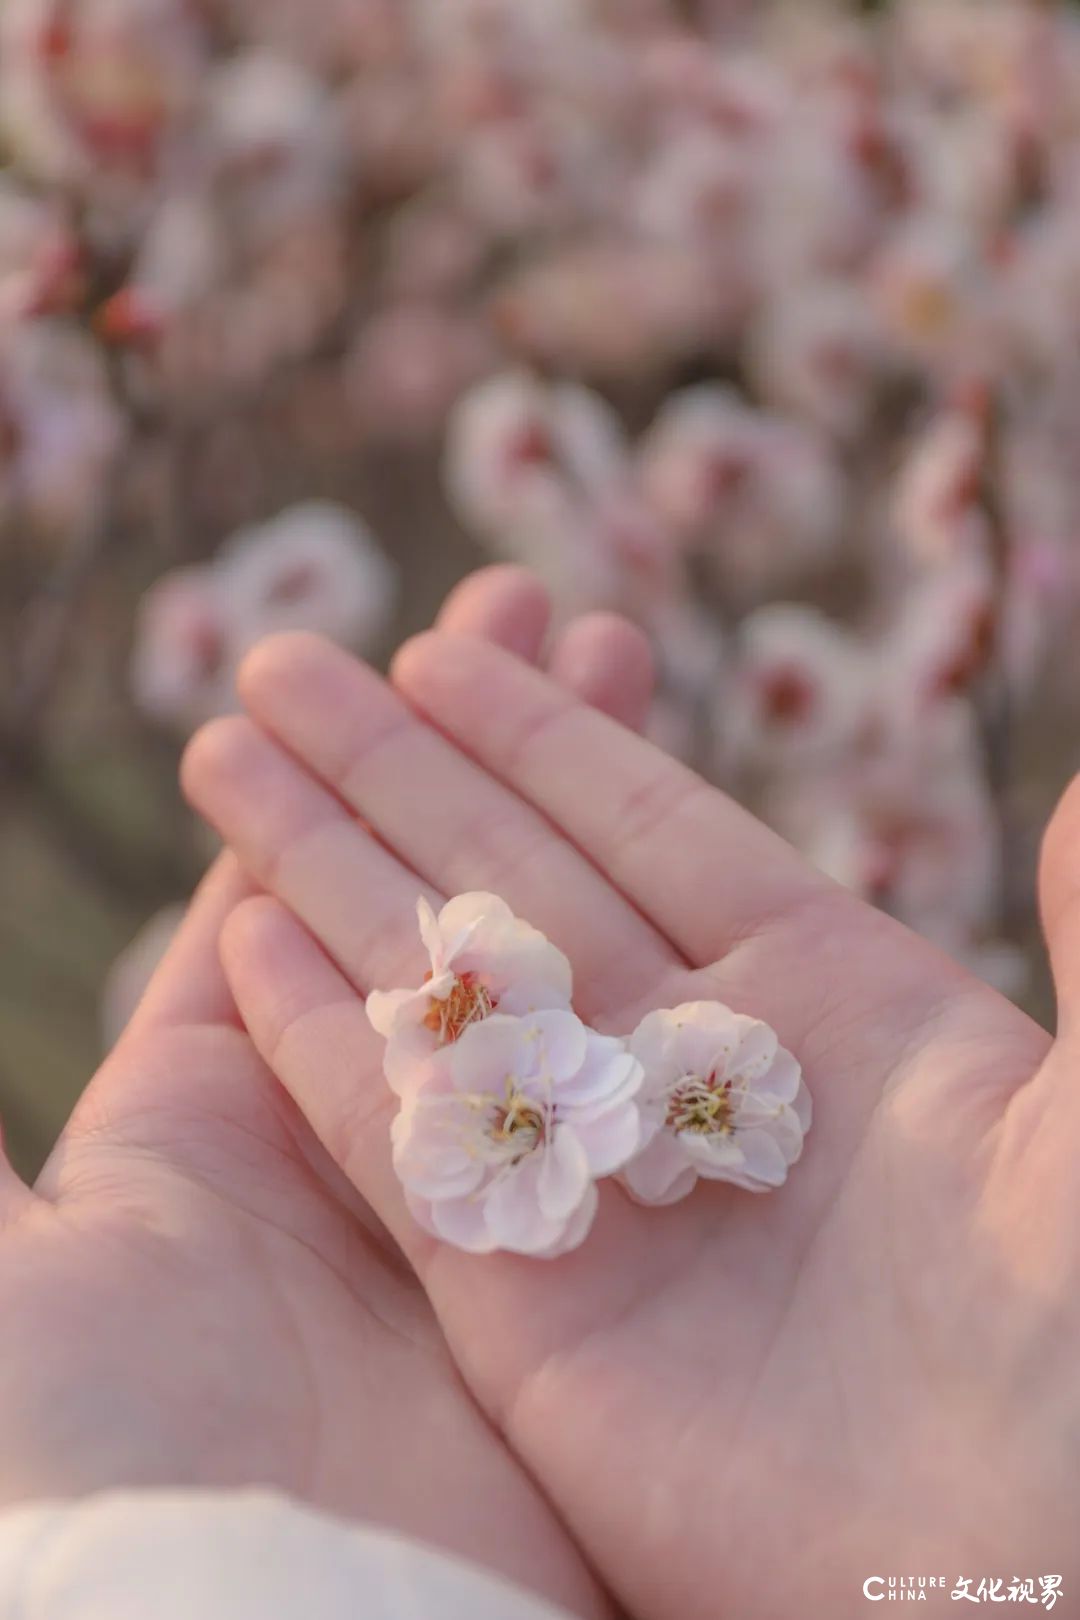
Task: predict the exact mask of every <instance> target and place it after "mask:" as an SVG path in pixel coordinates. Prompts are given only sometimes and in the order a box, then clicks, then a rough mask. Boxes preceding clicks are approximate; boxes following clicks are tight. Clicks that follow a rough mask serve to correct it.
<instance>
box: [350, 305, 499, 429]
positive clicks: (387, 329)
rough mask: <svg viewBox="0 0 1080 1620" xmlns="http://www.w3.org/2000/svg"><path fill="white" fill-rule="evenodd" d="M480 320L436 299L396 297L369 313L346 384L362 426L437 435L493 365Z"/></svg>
mask: <svg viewBox="0 0 1080 1620" xmlns="http://www.w3.org/2000/svg"><path fill="white" fill-rule="evenodd" d="M495 355H496V351H495V349H494V346H493V344H492V342H491V336H490V333H489V332H488V330H487V328H486V327H485V326H484V325H483V323H482V322H480V321H477V320H476V319H474V318H470V317H469V316H462V315H458V314H454V313H450V312H449V311H446V310H443V309H440V308H439V307H438V305H436V304H426V303H402V304H399V305H396V306H395V305H391V306H390V307H389V308H388V309H385V310H383V311H382V312H381V313H380V314H379V315H377V316H375V317H373V318H372V319H371V320H370V321H368V322H367V323H366V324H365V325H364V327H363V328H362V329H361V331H360V333H359V334H358V336H357V338H356V341H355V343H354V344H353V347H352V349H351V351H350V354H349V357H348V361H347V369H346V386H347V389H348V394H349V402H350V405H351V406H352V410H353V413H354V415H355V419H356V423H357V427H358V428H359V429H360V430H361V431H363V432H365V433H367V434H369V435H370V436H371V437H372V438H377V439H382V438H387V439H397V440H404V441H406V442H415V441H417V440H423V439H425V438H431V437H435V436H436V435H437V434H438V432H439V430H440V429H441V427H442V425H443V423H444V422H445V420H446V414H447V411H448V410H449V409H450V408H451V406H452V405H453V404H454V402H455V401H456V400H457V399H458V398H459V397H460V395H461V393H462V390H463V389H465V388H467V387H468V386H469V385H470V384H471V383H473V382H475V381H476V379H477V378H478V377H482V376H483V375H484V373H485V372H487V371H490V370H491V369H492V366H493V363H494V360H495Z"/></svg>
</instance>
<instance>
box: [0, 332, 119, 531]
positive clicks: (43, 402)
mask: <svg viewBox="0 0 1080 1620" xmlns="http://www.w3.org/2000/svg"><path fill="white" fill-rule="evenodd" d="M124 433H125V424H124V421H123V418H122V416H121V414H120V412H119V411H118V409H117V408H116V405H115V404H114V402H113V398H112V395H111V393H110V390H109V385H108V379H107V375H106V370H105V366H104V364H103V363H102V360H101V357H100V355H99V354H98V352H97V350H96V349H95V348H94V347H93V345H92V344H91V343H90V342H89V341H88V340H87V339H86V338H85V337H84V336H83V335H82V334H81V333H80V332H79V331H77V330H76V329H74V328H72V327H68V326H65V325H61V324H59V323H54V322H50V321H40V322H32V323H28V324H25V325H23V326H21V327H19V328H18V329H17V330H16V331H15V332H14V333H12V334H10V335H8V337H7V338H6V339H5V338H4V337H3V336H2V335H0V513H2V512H3V511H4V509H5V508H7V509H8V510H10V511H11V512H12V513H13V514H14V515H15V517H16V518H17V519H18V520H21V521H22V522H25V523H27V524H29V525H31V526H32V527H35V528H37V529H39V530H41V531H42V532H44V533H47V534H51V535H63V534H64V532H65V531H67V530H72V529H73V530H75V531H76V532H78V533H82V532H83V531H84V530H85V529H86V527H87V525H88V524H92V523H93V522H94V520H95V516H96V515H97V513H98V512H99V509H100V506H101V503H102V501H103V499H104V497H105V485H106V482H107V479H108V476H109V473H110V470H111V469H112V467H113V466H114V464H115V461H116V457H117V455H118V453H119V451H120V448H121V446H122V444H123V441H124Z"/></svg>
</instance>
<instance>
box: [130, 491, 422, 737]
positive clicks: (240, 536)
mask: <svg viewBox="0 0 1080 1620" xmlns="http://www.w3.org/2000/svg"><path fill="white" fill-rule="evenodd" d="M396 590H397V587H396V581H395V577H394V571H393V568H392V566H391V565H390V563H389V562H388V561H387V559H386V557H385V555H384V554H383V552H382V551H381V550H380V549H379V547H378V546H377V545H376V543H375V541H374V539H373V538H372V536H371V534H370V532H369V531H368V530H367V528H366V527H365V526H364V525H363V524H362V523H361V522H360V520H359V519H358V518H356V517H354V516H353V514H352V513H351V512H347V511H345V510H344V508H342V507H338V506H335V505H333V504H332V503H331V502H328V501H309V502H305V503H304V504H302V505H300V506H295V507H290V508H289V509H288V510H287V511H285V512H282V513H281V514H280V515H279V516H278V517H276V518H274V519H273V520H272V521H271V522H269V523H265V524H262V525H260V526H258V527H255V528H250V529H244V530H242V531H241V532H239V533H237V534H235V535H233V536H232V538H231V539H230V540H229V541H228V542H227V543H226V544H225V545H224V546H223V547H222V548H221V550H220V551H219V552H218V554H217V556H216V558H215V559H214V561H213V562H212V563H211V564H209V565H208V566H206V567H201V568H184V569H179V570H176V571H174V572H173V573H171V574H167V575H165V576H164V577H163V578H162V579H160V580H159V581H158V582H157V584H156V585H155V586H153V587H152V589H151V590H150V591H148V592H147V594H146V596H145V597H144V599H143V602H142V606H141V609H140V614H139V622H138V626H137V633H136V639H135V648H134V652H133V656H132V667H131V682H132V691H133V694H134V697H135V701H136V702H137V703H138V705H139V707H140V708H141V709H143V710H144V712H145V713H147V714H149V715H150V716H151V717H152V718H153V719H155V720H159V721H162V722H164V723H167V724H170V725H175V726H177V727H179V728H180V729H181V730H182V731H184V732H187V731H190V730H192V729H193V728H194V727H195V726H197V725H199V724H200V723H201V722H202V721H204V720H207V719H210V718H212V717H214V716H215V715H219V714H225V713H228V712H229V711H230V710H231V709H232V708H233V707H234V706H235V702H236V695H235V676H236V670H237V667H238V665H239V664H240V662H241V660H242V659H243V657H244V655H245V654H246V653H247V652H249V651H250V650H251V648H252V647H253V646H254V645H255V643H256V642H257V641H259V640H261V639H262V637H263V636H267V635H273V634H275V633H277V632H278V631H282V630H309V631H313V632H316V633H318V634H320V635H325V636H330V637H331V638H332V639H334V640H335V641H338V642H340V643H341V644H342V645H344V646H348V647H352V648H354V649H355V650H356V651H358V652H361V653H370V652H371V651H372V650H373V648H374V647H375V646H376V645H377V644H378V642H379V640H380V638H381V637H382V635H383V634H384V632H385V630H386V627H387V624H388V621H389V618H390V615H391V613H392V611H393V608H394V601H395V596H396Z"/></svg>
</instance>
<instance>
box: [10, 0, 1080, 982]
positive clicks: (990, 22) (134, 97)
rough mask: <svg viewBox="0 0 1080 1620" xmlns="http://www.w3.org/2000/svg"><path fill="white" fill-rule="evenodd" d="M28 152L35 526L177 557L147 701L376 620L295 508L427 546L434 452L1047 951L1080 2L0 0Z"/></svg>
mask: <svg viewBox="0 0 1080 1620" xmlns="http://www.w3.org/2000/svg"><path fill="white" fill-rule="evenodd" d="M871 12H872V14H871ZM0 143H2V152H3V159H2V161H0V522H2V524H3V526H4V530H3V537H4V540H5V541H6V539H7V537H8V535H9V534H10V535H11V536H13V537H14V539H15V540H16V542H17V545H16V547H14V548H13V551H16V550H18V547H22V548H24V550H25V552H26V557H27V559H29V570H28V571H29V572H30V573H31V574H32V573H33V572H34V566H35V559H36V558H37V555H38V552H39V551H40V553H41V555H42V556H44V557H45V558H46V559H47V560H48V562H49V564H50V565H51V564H52V563H53V562H54V561H55V559H56V558H57V556H58V555H60V556H61V557H64V556H66V553H67V550H68V548H70V550H71V553H72V556H73V558H74V572H75V573H76V574H78V572H79V568H80V567H82V566H83V564H82V562H81V561H80V559H82V558H84V557H85V556H86V555H87V554H88V553H89V554H92V556H96V555H97V553H96V550H95V547H96V546H97V544H98V541H99V540H102V539H104V538H107V537H111V536H115V537H116V545H115V546H114V547H113V549H112V550H111V551H108V552H106V551H104V550H103V551H102V558H101V561H100V564H99V565H98V566H99V567H100V571H101V573H102V574H103V575H104V576H107V581H106V585H105V586H104V587H103V597H102V600H103V602H106V603H108V602H113V601H115V602H120V601H122V600H126V599H127V596H126V594H125V586H126V583H127V582H128V581H129V579H130V575H131V574H132V573H140V577H145V568H144V566H143V564H142V563H140V564H138V565H136V564H135V563H134V562H132V561H131V559H132V558H133V557H134V556H136V555H137V544H138V538H137V537H141V538H142V540H144V541H145V545H146V547H147V549H152V550H153V552H154V554H155V557H156V559H157V562H156V564H155V566H156V568H157V570H158V571H159V572H161V571H162V570H163V571H164V572H162V577H160V578H159V580H158V583H157V584H156V585H155V586H154V587H153V588H152V589H151V591H150V592H149V593H148V594H147V596H146V598H145V600H144V602H143V605H142V610H141V614H140V619H139V625H138V628H137V633H136V638H135V639H136V647H135V655H134V661H133V665H132V680H131V695H132V696H133V698H134V700H135V701H136V702H137V703H138V704H139V705H140V706H141V707H142V708H143V709H144V710H146V711H147V712H149V713H150V714H152V715H154V716H155V717H157V718H158V719H160V720H162V721H164V722H166V723H167V724H169V725H174V726H178V727H181V728H187V727H190V726H191V725H193V724H194V723H196V721H197V720H198V719H200V718H202V717H204V716H206V715H210V714H215V713H219V712H222V710H224V709H226V708H228V707H229V706H230V705H231V703H232V702H233V678H234V674H235V668H236V664H237V661H238V659H239V658H240V657H242V656H243V653H244V651H245V650H246V648H247V647H248V646H250V644H251V642H252V641H253V640H254V639H256V638H257V637H258V636H259V635H260V634H263V633H265V632H266V631H267V630H270V629H272V628H274V627H276V626H278V625H283V624H300V625H309V626H311V627H313V628H317V629H321V630H324V631H326V632H327V633H329V634H331V635H333V636H336V637H338V638H339V639H341V640H343V641H346V642H349V643H350V644H353V645H357V646H359V647H360V648H361V649H362V650H363V649H364V648H366V647H369V646H371V645H374V644H375V643H377V641H378V638H379V635H380V633H381V631H382V629H383V628H384V627H385V624H386V621H387V617H388V614H389V610H390V603H391V599H392V597H393V593H394V577H393V569H392V565H391V564H390V563H389V562H388V561H387V559H386V557H384V556H383V555H382V554H381V553H380V552H379V551H378V550H377V549H375V548H373V546H372V543H371V541H370V539H369V537H368V536H367V534H366V531H364V530H363V529H362V528H358V527H356V526H355V522H354V520H353V519H351V518H349V517H348V516H347V515H345V514H343V513H342V512H338V511H335V510H334V509H332V508H327V507H325V506H320V505H319V504H316V505H315V506H310V505H303V506H300V507H295V506H292V507H288V503H291V502H295V501H297V500H298V499H299V498H300V497H301V496H302V495H303V494H304V492H305V491H308V490H311V489H338V490H345V491H347V492H348V499H349V503H350V505H355V506H357V507H359V508H361V509H368V508H369V505H370V508H371V509H372V510H374V509H376V507H377V508H378V509H379V511H380V513H383V514H386V515H385V516H381V517H380V529H381V530H383V531H384V532H385V535H386V541H387V546H388V549H389V551H390V552H391V554H393V552H394V551H395V550H396V549H399V548H400V549H401V551H402V552H403V553H404V554H405V555H407V556H409V558H410V559H412V558H413V557H414V555H415V549H414V548H415V541H414V538H413V536H412V533H411V532H410V533H408V534H407V533H406V530H407V529H409V530H410V531H411V529H412V528H413V526H414V525H415V524H416V522H417V521H420V519H418V516H417V513H418V511H420V512H422V513H423V518H422V521H424V522H428V521H431V516H430V507H429V504H428V503H429V502H430V500H431V497H432V493H433V491H432V480H433V474H434V472H435V469H436V468H438V467H441V468H442V493H443V495H444V496H445V509H444V510H443V511H442V514H441V519H439V518H438V515H437V514H436V521H437V522H438V524H439V527H438V532H437V533H434V534H432V535H431V536H430V537H427V543H428V544H429V545H430V546H432V547H434V548H438V549H439V550H440V564H443V563H445V565H446V567H447V569H449V568H452V567H454V566H456V565H457V563H458V562H459V561H460V562H461V563H462V566H464V559H465V555H466V553H465V550H463V549H461V548H462V547H467V546H468V545H472V546H473V547H474V548H475V549H476V550H477V551H478V552H479V554H480V555H481V556H482V555H490V556H493V557H509V558H515V559H519V560H521V561H524V562H526V563H527V564H529V565H530V566H532V567H533V568H535V569H537V570H538V572H539V573H540V574H541V575H542V576H543V578H544V579H545V581H546V582H547V584H548V585H549V587H550V588H551V590H552V593H553V595H554V598H555V610H556V615H557V618H558V619H559V621H560V622H565V620H566V619H567V618H568V617H570V616H571V615H572V614H573V613H574V612H576V611H579V610H581V609H583V608H590V607H594V606H603V607H610V608H615V609H618V610H621V611H623V612H627V613H629V614H631V615H632V616H633V617H634V618H635V619H636V620H637V621H638V623H639V624H641V625H642V626H643V627H644V628H645V629H646V630H647V632H648V633H649V635H650V636H651V638H652V640H653V642H654V644H655V648H656V652H657V658H658V664H659V667H660V671H661V684H662V693H661V697H660V700H659V702H658V705H657V711H656V715H655V716H654V722H653V734H654V735H656V736H657V737H659V738H661V739H662V740H663V741H664V743H665V745H666V746H668V747H670V748H671V749H673V750H674V751H676V752H678V753H680V754H682V755H683V756H684V757H686V758H687V759H689V760H691V761H692V762H694V763H695V764H697V765H698V766H705V767H706V768H708V769H710V770H711V771H712V773H713V774H714V776H715V777H716V778H717V779H718V780H723V781H724V782H725V783H726V784H727V785H730V786H732V787H734V788H736V789H738V790H739V791H744V790H745V795H746V797H747V799H748V801H749V802H750V803H751V805H752V807H753V808H754V809H756V810H759V811H763V812H764V813H765V814H766V815H767V816H768V818H769V819H770V820H772V821H773V822H774V823H775V824H776V825H777V826H779V827H781V828H782V829H783V830H785V831H787V832H788V834H789V836H792V837H795V838H796V841H797V842H798V843H799V844H800V847H802V848H804V849H805V850H806V851H807V853H809V854H810V855H812V856H813V857H814V858H816V859H819V860H820V861H821V862H822V863H823V864H824V865H825V866H826V867H827V868H828V869H829V870H831V871H833V872H835V873H836V874H837V875H839V876H842V877H843V879H844V881H847V882H849V883H850V884H851V885H852V886H853V887H854V888H855V889H856V890H857V891H858V892H859V893H861V894H864V895H866V896H867V897H868V898H871V899H873V900H876V901H877V902H878V903H880V904H882V905H884V906H886V907H887V908H888V909H890V910H893V911H895V912H896V914H897V915H899V916H902V917H903V918H904V920H905V921H908V922H910V923H912V925H913V926H916V927H920V928H923V929H924V931H926V932H927V933H928V934H930V935H931V936H932V937H934V938H936V939H938V940H939V941H941V942H942V943H943V944H945V945H946V946H947V948H948V949H950V950H952V951H954V952H955V953H956V954H957V955H958V956H960V957H961V958H962V959H963V960H965V961H968V962H970V963H971V964H972V965H973V966H975V968H976V970H977V971H984V972H988V973H993V974H995V975H996V976H998V977H999V978H1000V977H1001V975H1002V974H1003V973H1006V972H1007V971H1008V969H1009V958H1008V953H1007V950H1005V949H1004V948H1002V947H1001V946H1000V942H996V941H995V938H994V936H995V931H996V930H997V929H998V928H999V927H1000V926H1001V925H1002V922H1003V920H1005V921H1007V922H1008V924H1009V926H1010V927H1012V925H1013V922H1014V920H1015V919H1014V918H1013V916H1012V914H1011V912H1010V911H1009V907H1008V906H1006V905H1005V904H1004V901H1003V882H1004V879H1005V878H1007V877H1008V875H1009V868H1010V867H1011V865H1014V864H1015V852H1014V851H1013V850H1012V849H1011V848H1007V849H1005V850H1004V852H1003V850H1002V847H1001V846H1002V842H1003V837H1004V835H1003V833H1002V830H1001V829H1002V828H1006V829H1008V828H1010V827H1011V826H1012V825H1013V823H1014V822H1016V821H1018V820H1020V821H1025V826H1024V828H1023V829H1022V830H1023V832H1024V834H1025V839H1024V842H1025V844H1026V843H1032V842H1033V841H1034V840H1033V833H1034V823H1035V821H1036V820H1037V818H1038V815H1039V813H1040V806H1041V805H1042V803H1043V801H1044V800H1047V799H1048V798H1049V795H1050V790H1051V788H1052V786H1054V785H1055V783H1052V782H1051V781H1050V777H1051V776H1054V775H1055V768H1054V767H1051V766H1048V765H1047V764H1046V761H1045V760H1043V761H1041V762H1036V763H1035V764H1033V763H1032V760H1033V758H1034V754H1035V753H1037V752H1038V748H1037V747H1035V746H1034V745H1032V744H1031V743H1029V742H1028V739H1029V738H1030V737H1039V738H1041V737H1042V735H1043V732H1042V730H1041V729H1040V717H1041V716H1043V715H1045V714H1046V713H1048V704H1049V703H1050V702H1051V700H1052V702H1053V704H1054V705H1055V706H1057V707H1058V708H1060V711H1061V713H1062V714H1063V715H1064V716H1065V717H1066V719H1068V720H1069V721H1072V720H1074V719H1075V716H1076V712H1077V707H1076V699H1075V689H1076V685H1077V681H1078V680H1080V656H1078V655H1077V653H1076V651H1075V649H1074V647H1073V645H1072V643H1073V640H1074V638H1072V637H1071V635H1070V624H1071V621H1072V618H1073V617H1074V616H1075V612H1076V608H1077V604H1078V602H1080V563H1078V560H1077V559H1078V546H1080V481H1078V479H1077V476H1076V468H1077V445H1078V444H1080V224H1078V221H1080V12H1077V11H1076V10H1075V8H1068V7H1066V6H1065V5H1063V4H1062V5H1059V4H1057V3H1056V0H1045V3H1036V0H890V3H889V4H888V5H887V6H884V5H883V6H880V7H876V8H869V7H865V6H856V5H855V4H854V0H851V3H848V0H827V3H822V4H815V5H812V6H811V5H807V4H801V3H795V0H694V3H693V4H692V5H691V4H685V3H683V0H318V3H316V4H311V3H309V0H0ZM973 377H977V378H978V379H979V386H978V388H973V387H972V385H971V379H972V378H973ZM123 451H126V452H127V453H126V454H121V452H123ZM282 507H288V510H287V511H286V512H285V513H284V514H283V515H282V517H280V518H279V519H277V520H275V521H274V522H273V523H271V524H268V525H267V524H261V523H258V522H257V521H255V520H256V519H257V517H258V516H259V514H261V513H264V512H266V511H268V510H270V511H274V510H280V509H281V508H282ZM452 517H453V518H456V519H457V520H458V525H457V528H456V527H455V526H454V524H453V522H452ZM232 528H238V529H239V530H240V533H239V534H238V535H237V536H235V537H234V539H233V540H232V541H231V542H229V543H227V544H226V545H225V546H223V547H222V548H221V549H220V550H219V552H218V554H217V556H216V557H215V558H214V560H213V561H212V562H211V563H209V564H205V563H204V562H203V561H202V560H201V559H202V558H204V557H205V555H206V553H207V544H208V535H207V532H206V531H207V529H209V530H210V531H211V533H212V534H218V533H221V532H222V531H226V530H229V529H232ZM458 528H464V530H465V531H466V538H465V539H464V540H463V538H462V536H461V535H460V534H459V533H458V532H457V529H458ZM20 555H21V553H20ZM20 567H21V563H20ZM16 571H18V570H16ZM422 572H423V574H424V578H425V579H426V578H427V577H428V571H427V570H423V571H422ZM113 575H115V576H116V578H115V579H114V578H113ZM121 576H122V577H121ZM418 577H419V576H418ZM96 578H97V575H96V574H95V582H96ZM418 590H419V587H418ZM811 603H813V604H815V605H813V606H812V605H811ZM412 605H413V606H417V605H418V604H416V603H414V604H412ZM819 605H821V606H824V607H827V609H828V611H827V612H824V611H819ZM2 606H3V604H2V603H0V608H2ZM428 606H430V604H429V603H427V602H426V601H425V603H424V608H425V611H426V609H427V607H428ZM16 617H19V615H18V614H16ZM32 618H33V615H32V614H31V615H29V616H28V620H27V622H30V620H32ZM98 622H100V621H98V620H96V619H95V618H94V617H93V615H87V617H86V625H87V631H86V633H87V634H88V635H89V634H91V633H92V628H93V627H94V626H95V625H96V624H97V623H98ZM0 633H2V634H3V635H5V636H6V635H7V634H8V626H7V623H6V622H5V623H3V624H2V625H0ZM106 661H107V660H99V662H106ZM1054 712H1055V713H1056V709H1055V711H1054ZM1054 723H1056V722H1054ZM1021 737H1022V738H1023V739H1024V741H1025V746H1024V747H1023V748H1019V747H1017V746H1015V743H1016V741H1017V739H1019V738H1021ZM1045 751H1046V750H1045V749H1044V752H1045ZM1058 752H1061V750H1058ZM1056 774H1057V775H1060V774H1062V772H1061V771H1057V772H1056ZM1044 778H1045V780H1044ZM1018 806H1021V807H1022V808H1019V809H1018ZM1029 807H1030V808H1029ZM1027 823H1030V825H1028V824H1027ZM1005 841H1006V842H1007V839H1006V840H1005ZM1014 931H1015V930H1014Z"/></svg>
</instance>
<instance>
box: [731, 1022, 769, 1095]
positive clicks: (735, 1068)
mask: <svg viewBox="0 0 1080 1620" xmlns="http://www.w3.org/2000/svg"><path fill="white" fill-rule="evenodd" d="M739 1024H740V1026H741V1028H740V1030H739V1043H738V1047H737V1049H736V1051H735V1053H734V1055H733V1056H732V1058H731V1060H730V1061H729V1063H728V1067H727V1072H728V1074H729V1075H730V1076H731V1077H732V1078H733V1079H735V1078H739V1079H742V1080H745V1081H746V1082H747V1083H749V1084H750V1085H754V1084H755V1083H756V1082H757V1081H758V1080H760V1079H761V1077H762V1076H763V1075H765V1074H767V1073H768V1072H769V1069H770V1067H771V1066H772V1063H773V1061H774V1059H775V1058H776V1054H777V1049H778V1047H779V1044H780V1043H779V1040H778V1039H777V1035H776V1031H775V1030H774V1029H770V1028H769V1026H768V1024H763V1023H762V1022H761V1020H760V1019H757V1018H740V1019H739Z"/></svg>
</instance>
